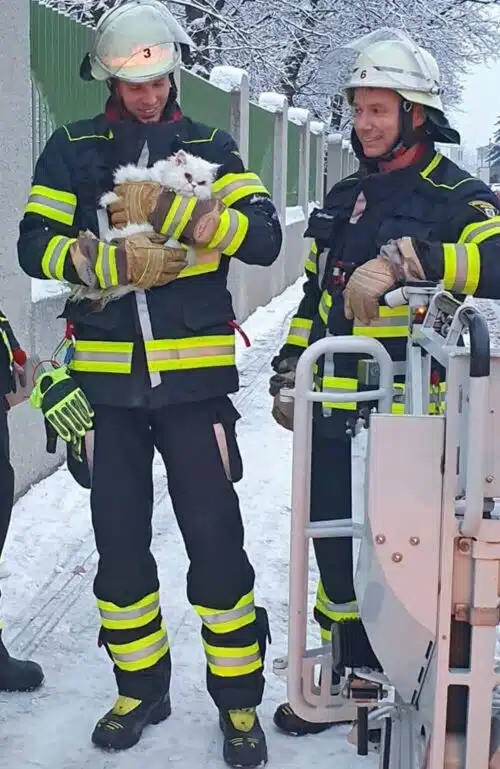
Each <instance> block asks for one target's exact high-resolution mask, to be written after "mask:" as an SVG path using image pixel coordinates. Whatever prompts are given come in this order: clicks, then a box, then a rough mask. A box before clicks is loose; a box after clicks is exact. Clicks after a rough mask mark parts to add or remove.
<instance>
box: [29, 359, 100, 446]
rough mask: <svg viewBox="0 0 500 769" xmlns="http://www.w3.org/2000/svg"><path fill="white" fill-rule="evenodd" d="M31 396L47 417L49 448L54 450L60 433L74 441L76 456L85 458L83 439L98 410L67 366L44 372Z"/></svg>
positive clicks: (32, 401)
mask: <svg viewBox="0 0 500 769" xmlns="http://www.w3.org/2000/svg"><path fill="white" fill-rule="evenodd" d="M29 400H30V403H31V405H32V406H33V407H34V408H39V409H40V410H41V412H42V414H43V416H44V418H45V422H46V432H47V450H48V451H50V453H53V451H54V450H55V440H56V439H57V436H59V437H60V438H62V440H63V441H65V442H66V443H69V444H70V445H71V449H72V452H73V455H74V457H75V458H76V459H78V461H81V453H82V441H83V439H84V438H85V433H86V432H87V431H88V430H91V429H92V424H93V422H92V418H93V416H94V411H93V410H92V407H91V405H90V403H89V402H88V400H87V398H86V396H85V394H84V392H83V390H82V389H81V388H80V387H79V386H78V385H77V384H76V382H75V381H74V380H73V379H72V378H71V377H70V376H69V374H68V373H67V369H66V367H65V366H61V367H60V368H56V369H54V370H53V371H50V372H47V373H43V374H41V375H40V376H39V377H38V378H37V380H36V382H35V387H34V388H33V391H32V393H31V395H30V399H29ZM50 428H51V429H50ZM54 434H55V435H54ZM49 445H50V446H51V447H52V446H53V449H52V448H49Z"/></svg>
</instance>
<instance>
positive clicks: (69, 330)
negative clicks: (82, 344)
mask: <svg viewBox="0 0 500 769" xmlns="http://www.w3.org/2000/svg"><path fill="white" fill-rule="evenodd" d="M74 336H75V327H74V325H73V323H72V322H71V321H70V320H67V321H66V331H65V333H64V338H65V339H74Z"/></svg>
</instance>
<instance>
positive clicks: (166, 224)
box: [148, 190, 222, 245]
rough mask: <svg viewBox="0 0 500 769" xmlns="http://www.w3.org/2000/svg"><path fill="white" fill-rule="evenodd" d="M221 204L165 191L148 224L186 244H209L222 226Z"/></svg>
mask: <svg viewBox="0 0 500 769" xmlns="http://www.w3.org/2000/svg"><path fill="white" fill-rule="evenodd" d="M221 211H222V204H221V203H220V201H218V200H213V199H211V200H197V198H195V197H192V198H188V197H185V196H184V195H177V194H176V193H175V192H172V191H171V190H164V191H163V192H162V193H161V195H160V196H159V198H158V201H157V203H156V206H155V208H154V210H153V213H152V214H151V216H150V217H149V219H148V221H149V223H150V224H151V225H152V227H153V229H154V231H155V232H157V233H159V234H160V235H164V236H165V237H168V238H173V239H174V240H180V241H181V242H183V243H186V244H187V245H195V244H198V245H206V244H207V243H210V241H211V240H212V238H213V237H214V235H215V233H216V232H217V228H218V226H219V219H220V212H221Z"/></svg>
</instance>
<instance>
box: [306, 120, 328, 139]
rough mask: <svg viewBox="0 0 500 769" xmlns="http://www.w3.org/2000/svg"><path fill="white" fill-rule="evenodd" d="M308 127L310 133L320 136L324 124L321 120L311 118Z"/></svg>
mask: <svg viewBox="0 0 500 769" xmlns="http://www.w3.org/2000/svg"><path fill="white" fill-rule="evenodd" d="M309 129H310V131H311V133H312V134H316V135H319V136H321V134H322V133H324V130H325V124H324V123H323V122H322V121H321V120H311V122H310V123H309Z"/></svg>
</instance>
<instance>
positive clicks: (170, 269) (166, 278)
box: [118, 233, 188, 289]
mask: <svg viewBox="0 0 500 769" xmlns="http://www.w3.org/2000/svg"><path fill="white" fill-rule="evenodd" d="M118 249H119V250H120V249H122V250H123V251H124V252H125V253H124V255H125V259H126V264H127V280H128V282H129V283H131V284H132V285H134V286H136V287H137V288H140V289H148V288H152V287H153V286H165V285H166V284H167V283H170V282H171V281H172V280H175V279H176V278H177V276H178V275H179V273H180V272H181V270H183V269H184V268H185V267H187V264H188V263H187V252H186V250H185V249H183V248H171V247H169V246H163V245H162V244H161V243H155V242H154V241H153V240H151V239H150V238H149V237H148V236H147V235H145V234H144V233H139V234H138V235H131V236H130V237H128V238H125V240H124V241H123V243H122V244H121V245H120V246H119V247H118Z"/></svg>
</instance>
